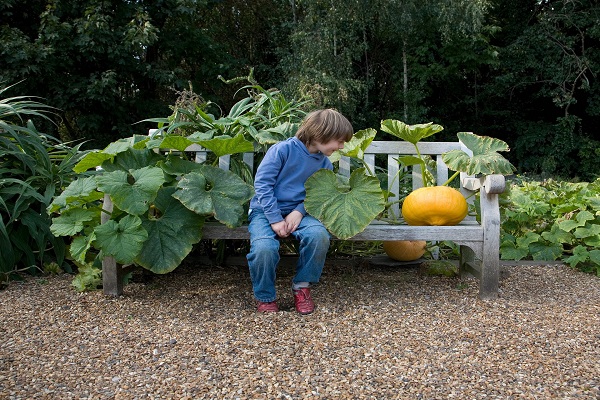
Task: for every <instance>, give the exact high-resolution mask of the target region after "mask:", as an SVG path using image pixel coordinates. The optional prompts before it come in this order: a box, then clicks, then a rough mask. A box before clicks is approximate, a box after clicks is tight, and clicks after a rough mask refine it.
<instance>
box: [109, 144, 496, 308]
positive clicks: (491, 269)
mask: <svg viewBox="0 0 600 400" xmlns="http://www.w3.org/2000/svg"><path fill="white" fill-rule="evenodd" d="M418 146H419V151H420V152H421V154H422V155H429V156H431V157H432V158H433V159H434V160H435V161H436V169H437V171H436V174H437V182H439V183H443V182H445V181H446V180H447V179H448V176H449V175H448V168H447V166H446V165H445V164H444V162H443V161H442V154H443V153H445V152H447V151H450V150H453V149H463V150H464V151H466V152H468V153H469V152H470V150H469V149H467V148H466V147H464V146H463V145H462V144H461V143H460V142H423V143H419V144H418ZM186 151H189V152H195V153H196V157H195V160H196V162H204V161H205V160H206V157H207V153H206V150H204V149H202V148H201V147H200V146H196V145H192V146H190V147H189V148H188V149H186ZM414 153H415V150H414V146H413V145H412V144H410V143H408V142H403V141H374V142H372V143H371V145H370V146H369V147H368V149H367V150H366V151H365V157H364V161H365V163H366V164H367V165H368V166H369V168H370V170H371V171H374V170H375V169H374V167H375V165H376V157H379V161H378V162H381V158H383V159H384V161H383V162H384V163H386V164H387V174H388V183H389V186H388V190H389V191H390V192H391V193H393V194H394V195H395V196H396V198H398V194H399V190H400V184H399V182H398V179H397V178H396V179H394V177H395V176H396V174H397V173H398V171H399V168H400V166H399V164H398V161H397V158H398V156H399V155H414ZM385 159H387V160H386V161H385ZM243 161H244V162H245V163H246V164H247V165H248V166H249V167H250V169H251V170H252V171H255V167H256V166H255V165H254V164H255V160H254V153H245V154H244V155H243ZM219 167H220V168H223V169H225V170H228V169H229V167H230V156H223V157H220V159H219ZM350 172H351V162H350V159H349V158H347V157H343V158H342V159H341V160H340V161H339V173H340V174H342V175H345V176H350ZM410 173H411V175H412V186H413V189H416V188H419V187H421V186H422V182H423V180H422V176H421V171H420V168H419V167H415V168H412V171H411V172H410ZM459 181H460V191H461V192H462V193H463V194H464V195H465V197H466V198H468V201H469V202H471V203H472V202H473V201H474V199H475V198H476V196H471V195H472V194H473V192H475V191H479V192H480V196H479V197H478V198H479V205H480V210H481V211H480V212H481V219H480V223H479V222H478V221H477V220H476V219H475V218H474V217H473V216H468V217H467V218H465V220H463V221H462V222H461V223H460V224H459V225H456V226H408V225H398V224H389V223H386V222H382V221H379V220H375V221H373V222H372V223H371V224H370V225H369V226H368V227H367V228H366V229H365V230H364V231H363V232H361V233H359V234H357V235H356V236H354V237H352V238H350V239H347V240H354V241H384V240H425V241H453V242H454V243H456V244H457V245H459V248H460V260H459V270H460V273H461V275H465V274H471V275H473V276H475V277H477V278H478V279H479V283H480V285H479V297H480V298H481V299H493V298H496V297H497V293H498V281H499V258H500V255H499V249H500V209H499V203H498V194H500V193H502V192H503V191H504V188H505V180H504V176H502V175H488V176H483V177H477V178H476V177H472V176H466V175H465V174H461V176H460V179H459ZM104 201H105V204H104V208H105V209H106V210H107V211H109V212H110V211H112V202H111V200H110V198H109V197H108V196H106V197H105V199H104ZM391 211H392V212H394V213H395V215H400V210H399V205H398V204H394V205H392V206H391ZM107 217H108V216H107V215H106V214H103V218H106V219H107ZM249 238H250V235H249V233H248V229H247V226H241V227H238V228H233V229H232V228H228V227H226V226H225V225H222V224H219V223H215V224H211V223H207V224H205V226H204V229H203V239H249ZM123 275H124V272H123V268H122V267H121V266H119V265H117V264H116V263H115V261H114V259H113V258H112V257H106V258H105V259H104V260H103V262H102V276H103V288H104V293H105V294H109V295H114V296H118V295H121V294H122V292H123V282H122V281H123Z"/></svg>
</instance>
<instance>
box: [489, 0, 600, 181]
mask: <svg viewBox="0 0 600 400" xmlns="http://www.w3.org/2000/svg"><path fill="white" fill-rule="evenodd" d="M518 3H519V2H516V3H515V2H512V3H511V5H512V6H513V7H515V8H514V9H513V12H516V10H518V12H520V13H521V15H522V17H521V18H520V19H521V20H523V21H527V24H526V25H524V24H523V22H521V23H520V25H519V26H520V27H521V29H520V34H516V29H513V30H512V31H510V32H509V34H508V35H506V37H504V38H502V37H500V38H499V39H500V41H501V42H502V44H503V46H502V50H501V54H500V60H501V62H500V64H498V68H497V69H496V70H495V71H493V76H492V77H491V79H490V80H489V82H488V85H487V89H486V93H485V94H484V96H485V97H486V98H487V100H488V101H487V104H488V109H487V110H486V112H485V114H486V115H485V116H484V120H487V121H488V126H494V127H498V128H499V129H502V130H504V131H505V133H504V134H505V135H506V136H507V137H506V139H507V141H508V142H509V143H511V146H512V147H513V148H514V149H515V152H514V155H513V157H514V158H516V160H515V161H516V162H515V163H516V164H517V165H518V167H519V169H520V170H527V171H530V172H536V173H544V174H548V175H553V174H558V175H562V176H565V177H568V176H575V175H579V176H580V177H582V178H584V179H589V178H593V177H594V176H596V175H597V171H598V170H600V163H599V162H598V155H600V153H599V152H598V150H597V149H598V148H599V147H600V146H599V144H600V142H598V136H594V132H595V131H596V126H597V123H598V116H599V115H600V108H599V107H598V104H599V103H598V101H597V99H598V83H597V80H596V79H595V78H596V74H597V71H598V69H599V67H600V54H599V53H598V52H597V50H596V49H597V46H598V44H599V40H600V30H599V29H598V27H597V21H598V18H600V5H598V4H597V2H596V1H585V0H582V1H579V0H578V1H574V0H568V1H543V2H538V1H530V2H528V13H524V10H523V6H522V4H518ZM503 11H504V10H503ZM594 149H596V150H594Z"/></svg>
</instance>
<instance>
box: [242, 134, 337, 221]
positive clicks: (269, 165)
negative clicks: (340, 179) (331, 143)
mask: <svg viewBox="0 0 600 400" xmlns="http://www.w3.org/2000/svg"><path fill="white" fill-rule="evenodd" d="M323 168H326V169H329V170H333V166H332V165H331V161H329V159H328V158H327V157H326V156H325V155H324V154H322V153H314V154H313V153H309V151H308V148H307V147H306V145H305V144H304V143H302V142H301V141H300V140H299V139H298V138H296V137H293V138H290V139H287V140H285V141H283V142H279V143H276V144H274V145H273V146H271V148H270V149H269V150H267V153H266V154H265V157H264V158H263V160H262V162H261V163H260V165H259V166H258V169H257V170H256V175H255V177H254V190H255V192H256V194H255V195H254V197H253V198H252V200H251V201H250V209H251V210H255V209H262V210H263V212H264V213H265V216H266V217H267V219H268V220H269V223H271V224H274V223H276V222H279V221H282V220H283V218H284V216H285V215H287V214H289V213H291V212H292V211H294V210H297V211H299V212H301V213H302V215H306V210H305V209H304V198H305V197H306V190H305V188H304V183H305V182H306V180H307V179H308V178H309V177H310V176H311V175H312V174H314V173H315V172H316V171H318V170H319V169H323Z"/></svg>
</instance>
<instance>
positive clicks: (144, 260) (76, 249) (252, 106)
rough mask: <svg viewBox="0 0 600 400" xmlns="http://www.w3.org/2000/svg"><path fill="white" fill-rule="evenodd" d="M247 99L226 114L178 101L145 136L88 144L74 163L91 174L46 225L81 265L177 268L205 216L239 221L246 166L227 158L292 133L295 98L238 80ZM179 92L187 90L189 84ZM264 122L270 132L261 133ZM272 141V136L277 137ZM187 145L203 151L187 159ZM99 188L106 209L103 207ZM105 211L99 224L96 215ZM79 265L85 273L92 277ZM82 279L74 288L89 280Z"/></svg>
mask: <svg viewBox="0 0 600 400" xmlns="http://www.w3.org/2000/svg"><path fill="white" fill-rule="evenodd" d="M244 89H247V90H248V91H249V96H248V98H245V99H243V100H241V101H239V102H238V103H236V104H235V105H234V106H233V107H232V109H231V110H230V111H229V113H228V114H227V115H224V116H215V115H212V114H210V113H209V112H207V111H206V109H207V106H209V105H210V104H206V103H199V102H193V103H184V102H179V103H178V105H177V106H176V107H174V109H173V113H172V115H171V116H169V117H167V118H152V119H149V120H148V121H153V122H157V123H158V126H159V128H158V129H156V130H155V131H154V132H153V134H152V135H151V136H133V137H130V138H127V139H120V140H117V141H115V142H113V143H111V144H109V145H108V146H107V147H106V148H104V149H103V150H97V151H92V152H90V153H88V154H87V155H86V156H85V157H84V158H83V159H82V160H81V161H80V162H79V163H78V164H77V165H75V167H74V170H75V171H78V172H82V173H84V172H85V171H88V170H90V169H91V170H96V169H97V168H98V167H101V170H100V171H99V172H98V173H95V174H94V175H93V176H85V175H84V176H81V177H80V178H79V179H77V180H75V181H73V182H72V183H71V184H70V185H69V186H68V187H67V188H66V189H65V190H64V191H63V192H62V193H61V194H60V195H59V196H57V197H55V198H54V201H53V202H52V203H51V204H50V206H49V207H48V211H49V212H51V213H54V214H55V217H54V218H53V220H52V226H51V229H52V232H53V233H54V234H55V235H57V236H68V237H70V238H71V246H70V248H69V250H70V254H71V256H72V257H73V259H74V260H75V261H76V262H77V263H81V264H86V263H87V262H89V261H93V260H95V261H96V262H99V260H101V259H102V258H103V257H106V256H112V257H114V258H115V260H116V261H117V262H118V263H120V264H135V265H139V266H142V267H144V268H146V269H148V270H150V271H153V272H155V273H159V274H164V273H167V272H170V271H172V270H174V269H175V268H177V267H178V266H179V265H180V264H181V262H182V261H183V259H184V258H185V257H186V256H187V255H188V254H189V253H190V252H191V251H192V249H193V247H194V245H195V244H197V243H198V242H199V241H200V240H201V238H202V230H203V227H204V223H205V222H206V221H207V220H210V221H218V222H220V223H223V224H224V225H226V226H228V227H237V226H240V225H241V224H242V223H243V222H244V220H245V216H246V215H247V203H248V201H249V200H250V198H251V197H252V196H253V195H254V190H253V188H252V186H251V185H250V183H251V182H252V175H251V174H250V176H248V170H247V169H244V168H242V167H240V165H241V164H244V163H243V162H242V163H240V164H236V163H235V162H234V160H235V158H236V155H237V154H239V153H243V152H249V151H253V150H255V149H256V151H257V152H260V151H262V146H264V145H266V144H268V143H271V141H272V140H275V139H276V138H277V135H282V136H281V137H280V138H279V140H282V139H284V138H287V136H288V135H291V134H294V133H295V131H296V129H297V126H298V123H299V121H300V119H301V118H302V117H303V116H304V112H303V111H302V110H301V108H300V105H301V103H297V102H293V101H289V102H288V101H287V100H286V99H285V98H284V97H283V96H282V95H281V94H280V93H279V92H278V91H265V90H264V89H262V88H261V87H260V86H258V85H252V86H246V87H244ZM184 96H185V97H186V98H195V97H194V96H191V95H190V94H189V93H186V94H185V95H184ZM267 131H270V133H266V132H267ZM277 141H278V140H277ZM190 146H196V147H198V148H204V149H207V150H209V151H210V152H211V153H212V155H213V156H211V157H207V158H206V160H205V161H204V162H197V161H199V160H195V161H192V160H190V159H189V157H190V153H188V152H186V151H185V150H186V149H187V148H188V147H190ZM224 155H231V156H232V157H231V159H230V161H232V165H234V166H236V165H237V166H236V167H234V168H232V169H231V170H230V171H225V170H222V169H220V168H219V167H218V165H217V163H218V158H215V157H218V156H224ZM106 196H108V197H109V198H110V199H111V201H112V204H113V207H114V208H113V209H112V210H108V209H105V208H103V207H104V205H103V201H102V200H103V199H104V198H105V197H106ZM103 213H104V214H106V216H107V220H106V221H105V222H104V223H101V216H102V214H103ZM90 271H91V272H93V270H88V271H87V272H85V273H86V274H87V275H89V277H88V278H90V279H92V282H93V278H94V277H95V275H94V274H92V273H91V272H90ZM88 278H83V277H82V280H83V283H81V284H79V285H78V287H79V288H84V287H85V288H88V287H89V284H88V283H86V282H87V279H88Z"/></svg>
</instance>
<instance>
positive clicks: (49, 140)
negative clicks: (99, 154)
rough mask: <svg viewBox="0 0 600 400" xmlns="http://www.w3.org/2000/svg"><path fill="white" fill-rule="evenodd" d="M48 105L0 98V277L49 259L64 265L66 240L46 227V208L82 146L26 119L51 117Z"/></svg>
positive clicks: (38, 266) (63, 184) (71, 175)
mask: <svg viewBox="0 0 600 400" xmlns="http://www.w3.org/2000/svg"><path fill="white" fill-rule="evenodd" d="M7 89H8V88H4V89H0V96H1V95H2V94H3V93H4V92H5V91H6V90H7ZM51 110H52V108H51V107H49V106H46V105H44V104H42V103H38V102H36V101H33V100H30V99H29V98H26V97H11V98H2V99H0V163H1V167H0V216H1V217H2V219H1V221H0V242H2V247H0V280H1V281H7V280H8V278H9V277H11V276H12V277H14V276H15V275H16V273H17V272H19V271H30V272H34V271H44V269H45V266H47V265H49V264H51V263H52V262H56V263H57V264H58V265H59V266H62V264H63V262H64V259H65V254H66V253H65V247H66V246H65V242H64V241H63V239H62V238H56V237H55V236H54V235H53V234H52V233H51V232H50V225H51V223H52V221H51V218H50V216H49V214H48V213H47V211H46V208H47V207H48V205H49V204H50V203H51V202H52V198H53V197H54V195H55V194H57V193H59V192H61V191H62V190H63V189H64V188H65V187H66V186H67V185H68V184H69V183H70V182H71V180H72V179H73V178H74V177H75V173H74V172H73V166H74V165H75V164H76V163H77V162H78V161H79V160H80V158H81V157H82V156H83V154H84V152H81V151H79V146H75V147H70V146H69V145H67V144H65V143H62V142H61V141H60V140H58V139H56V138H54V137H52V136H49V135H46V134H43V133H40V132H38V130H37V129H36V127H35V125H34V124H33V122H32V121H30V120H29V121H26V120H25V119H24V117H41V118H46V119H49V117H48V116H47V113H49V112H51ZM65 267H66V265H65Z"/></svg>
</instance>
